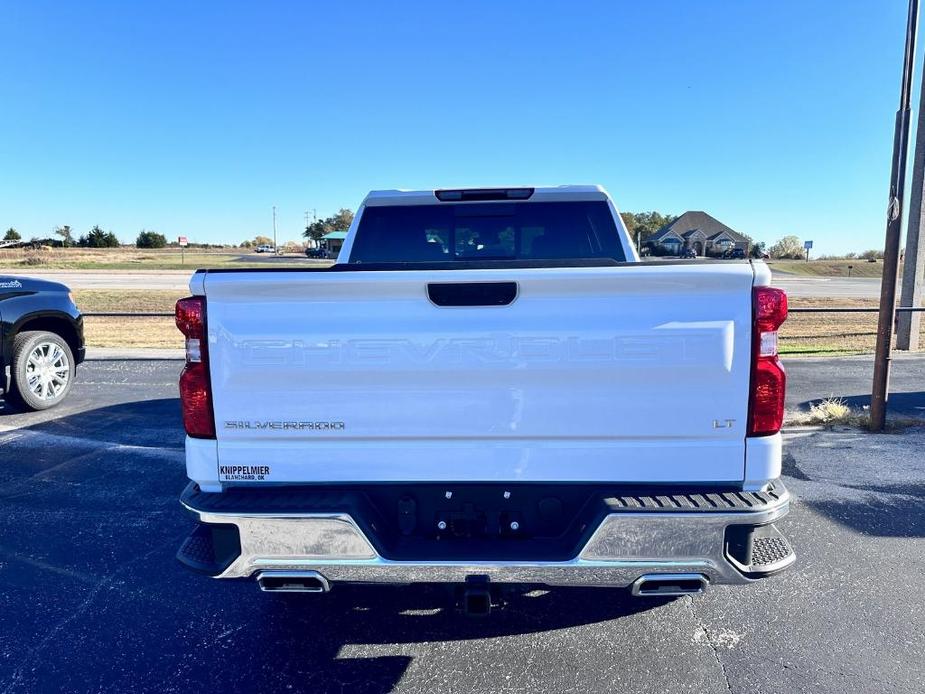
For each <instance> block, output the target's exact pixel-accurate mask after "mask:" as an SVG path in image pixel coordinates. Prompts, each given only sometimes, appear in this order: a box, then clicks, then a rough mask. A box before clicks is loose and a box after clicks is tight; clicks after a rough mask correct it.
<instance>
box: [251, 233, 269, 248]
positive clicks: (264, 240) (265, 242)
mask: <svg viewBox="0 0 925 694" xmlns="http://www.w3.org/2000/svg"><path fill="white" fill-rule="evenodd" d="M254 245H255V246H272V245H273V239H271V238H270V237H269V236H260V235H259V234H258V235H257V236H255V237H254Z"/></svg>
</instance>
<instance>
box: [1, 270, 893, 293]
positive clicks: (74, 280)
mask: <svg viewBox="0 0 925 694" xmlns="http://www.w3.org/2000/svg"><path fill="white" fill-rule="evenodd" d="M191 274H192V270H189V271H187V270H40V271H32V270H2V269H0V275H29V276H31V277H40V278H42V279H48V280H52V281H54V282H63V283H64V284H66V285H68V286H69V287H70V288H71V289H184V288H186V286H187V283H188V282H189V278H190V275H191ZM774 286H776V287H780V288H781V289H784V290H786V292H787V294H789V295H790V296H791V297H835V298H846V299H847V298H876V297H878V296H879V295H880V280H879V279H875V278H867V277H850V278H849V277H831V278H825V277H793V276H791V275H774Z"/></svg>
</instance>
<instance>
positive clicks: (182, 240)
mask: <svg viewBox="0 0 925 694" xmlns="http://www.w3.org/2000/svg"><path fill="white" fill-rule="evenodd" d="M177 243H178V244H180V247H181V248H183V247H185V246H189V239H188V238H186V237H185V236H181V237H180V238H178V239H177Z"/></svg>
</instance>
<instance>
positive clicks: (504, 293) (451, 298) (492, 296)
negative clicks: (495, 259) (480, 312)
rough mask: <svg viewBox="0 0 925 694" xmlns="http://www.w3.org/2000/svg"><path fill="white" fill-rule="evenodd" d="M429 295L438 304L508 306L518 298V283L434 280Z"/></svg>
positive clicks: (429, 286) (429, 288)
mask: <svg viewBox="0 0 925 694" xmlns="http://www.w3.org/2000/svg"><path fill="white" fill-rule="evenodd" d="M427 296H428V298H429V299H430V300H431V301H432V302H433V303H434V304H436V305H437V306H507V305H508V304H510V303H512V302H513V301H514V299H516V298H517V283H516V282H432V283H430V284H428V285H427Z"/></svg>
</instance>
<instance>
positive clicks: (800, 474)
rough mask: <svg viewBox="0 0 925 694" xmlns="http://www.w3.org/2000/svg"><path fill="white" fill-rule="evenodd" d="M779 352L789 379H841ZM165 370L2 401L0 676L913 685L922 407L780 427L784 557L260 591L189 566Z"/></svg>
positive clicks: (94, 687)
mask: <svg viewBox="0 0 925 694" xmlns="http://www.w3.org/2000/svg"><path fill="white" fill-rule="evenodd" d="M827 361H833V360H827ZM816 363H817V364H821V363H822V362H816ZM846 363H847V362H846ZM904 363H905V362H903V361H898V362H897V364H896V367H895V379H894V383H896V384H898V387H899V388H900V389H902V390H905V391H907V393H909V397H908V400H909V401H911V402H917V401H918V400H919V399H920V396H921V391H922V390H923V389H925V387H923V386H922V381H921V380H920V378H919V375H918V374H919V373H920V372H919V371H918V370H919V369H921V368H922V363H921V362H919V361H915V360H909V361H908V363H905V366H904V365H903V364H904ZM788 367H789V373H790V380H791V384H792V392H793V393H795V394H796V397H798V398H802V399H803V400H808V399H811V398H813V397H825V396H828V395H830V394H834V395H856V394H857V393H854V392H853V390H852V392H847V390H845V389H846V388H847V389H849V390H851V389H854V388H855V385H854V384H853V382H851V381H850V380H847V381H845V382H846V383H849V385H848V386H844V387H842V388H841V390H843V391H845V392H838V390H839V389H838V388H832V389H831V390H832V392H822V390H821V389H822V386H819V387H815V388H812V387H807V386H805V384H804V383H803V381H805V380H806V379H805V378H803V377H801V376H800V374H801V373H815V372H816V371H819V370H820V369H819V367H818V366H817V367H812V368H809V367H804V366H803V365H802V364H799V365H798V364H796V363H794V365H788ZM179 368H180V363H179V362H177V361H166V360H148V361H145V360H138V361H129V362H126V361H123V360H118V359H113V360H103V361H92V362H88V363H87V364H85V365H84V366H83V367H82V368H81V371H80V373H79V382H78V384H77V385H76V386H75V390H74V392H73V393H72V397H71V398H70V400H69V401H68V402H66V403H65V404H64V405H63V406H62V407H60V408H59V409H57V410H54V411H50V412H46V413H38V414H22V413H17V412H15V411H12V410H10V409H9V408H5V409H0V456H2V463H3V464H2V465H0V494H2V497H3V503H2V507H0V693H3V694H6V693H7V692H45V691H55V692H58V691H65V692H98V691H107V692H110V691H119V692H135V691H157V692H175V691H195V692H205V691H240V692H253V691H271V690H273V691H276V690H280V691H291V692H328V691H331V692H386V691H393V690H394V691H402V692H437V691H439V692H494V691H511V692H538V691H552V692H577V691H580V692H599V691H601V692H603V691H607V692H612V691H620V692H629V691H648V692H660V691H671V692H682V691H689V692H756V691H761V692H802V691H807V692H809V691H812V692H845V691H857V692H868V691H877V692H880V691H891V692H894V691H895V692H921V691H923V690H925V672H923V671H925V668H923V665H922V653H923V652H925V608H923V597H925V590H923V588H922V576H923V574H925V540H923V537H925V514H923V513H922V508H923V499H925V455H922V453H921V452H922V450H923V449H925V433H923V432H922V430H920V429H912V430H909V431H907V432H906V433H904V434H901V435H895V434H894V435H881V436H872V435H865V434H861V433H859V432H856V431H851V430H846V431H836V432H819V431H799V432H792V433H790V434H788V435H787V445H786V453H785V463H784V470H785V481H786V483H787V485H788V486H789V487H790V488H791V490H792V491H793V492H794V494H795V496H796V499H795V501H794V503H793V506H792V509H791V515H790V517H789V518H788V519H787V520H786V521H785V522H784V523H783V524H782V525H781V528H782V530H784V532H786V533H787V534H788V535H789V536H790V537H791V539H792V541H793V544H794V546H795V547H796V550H797V553H798V563H797V565H796V567H795V568H794V569H792V570H791V571H789V572H788V573H786V574H784V575H782V576H779V577H776V578H774V579H769V580H767V581H764V582H761V583H759V584H757V585H753V586H748V587H743V588H725V587H718V588H716V589H711V590H710V591H708V592H707V593H706V594H705V595H703V596H698V597H695V598H693V599H692V598H689V597H686V598H681V599H678V600H674V601H655V600H643V599H633V598H629V597H627V596H625V595H623V594H622V593H619V592H615V591H608V590H586V589H582V590H564V589H557V590H549V591H531V592H521V593H519V594H515V595H514V596H512V598H511V602H510V604H509V605H508V607H507V608H506V609H504V610H501V611H498V612H495V613H493V614H492V615H491V616H490V617H488V618H485V619H479V620H476V619H466V618H464V617H462V616H461V615H459V614H457V613H456V612H454V610H453V609H452V608H451V607H450V606H449V603H448V601H447V599H446V597H445V595H444V594H443V592H442V591H440V590H437V589H422V590H411V589H394V588H375V589H373V588H357V589H347V588H344V587H336V588H335V590H333V591H332V592H331V593H330V594H329V595H326V596H313V595H266V594H262V593H260V592H259V591H258V589H257V587H256V586H255V585H254V584H253V583H250V582H218V581H213V580H210V579H207V578H203V577H200V576H196V575H193V574H190V573H188V572H186V571H185V570H183V569H182V568H181V567H180V566H179V565H178V564H177V563H176V562H175V561H174V558H173V555H174V553H175V551H176V549H177V547H178V545H179V543H180V541H181V540H182V539H183V537H184V536H185V534H186V533H187V531H188V530H189V528H190V527H191V521H190V520H189V519H188V518H187V517H186V516H185V514H184V513H183V511H182V510H181V508H180V506H179V505H178V503H177V501H176V498H177V495H178V494H179V492H180V490H181V489H182V488H183V486H184V484H185V475H184V461H183V451H182V434H181V427H180V422H179V413H178V402H177V400H176V385H175V384H176V375H177V372H178V371H179ZM831 368H832V369H833V371H832V373H833V374H839V375H840V376H839V377H843V378H845V379H848V376H847V375H846V374H850V373H853V372H854V371H857V373H859V374H863V373H864V372H865V370H866V368H867V367H866V365H865V364H864V363H863V362H861V363H860V364H855V365H853V366H852V365H850V364H849V366H844V365H834V366H832V367H831ZM823 372H824V370H823ZM835 382H839V381H838V380H837V379H836V381H835ZM795 383H798V384H800V385H798V386H794V385H793V384H795ZM861 383H863V381H862V380H861V377H860V376H858V377H857V384H858V387H860V384H861ZM801 389H802V390H801ZM813 391H819V392H815V393H814V392H813ZM801 401H802V400H801ZM799 402H800V401H797V402H793V403H791V404H793V405H794V406H796V405H798V404H799Z"/></svg>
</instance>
